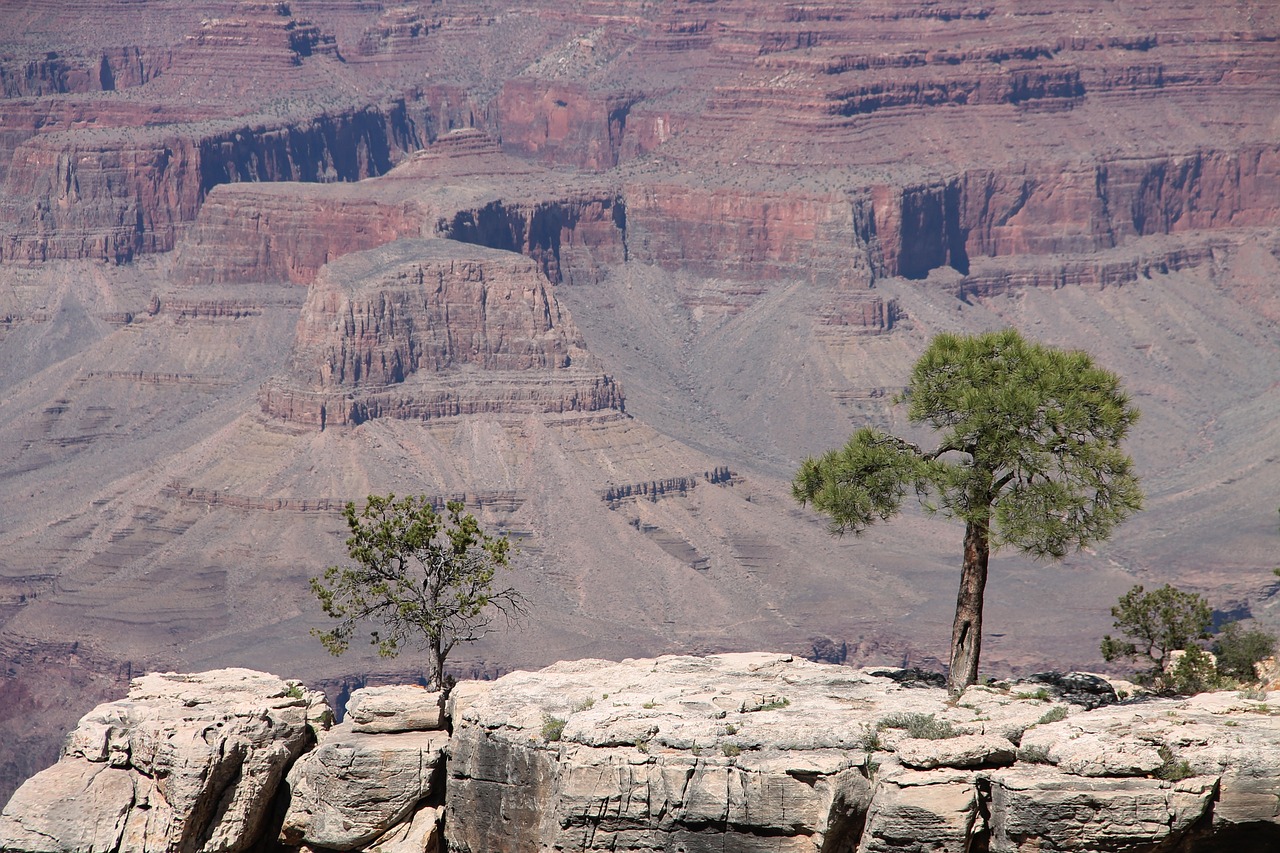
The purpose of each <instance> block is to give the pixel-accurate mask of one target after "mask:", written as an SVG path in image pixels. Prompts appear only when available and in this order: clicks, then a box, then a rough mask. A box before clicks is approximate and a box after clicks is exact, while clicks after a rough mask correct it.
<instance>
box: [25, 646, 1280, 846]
mask: <svg viewBox="0 0 1280 853" xmlns="http://www.w3.org/2000/svg"><path fill="white" fill-rule="evenodd" d="M919 675H920V673H918V672H913V671H905V670H903V671H894V670H873V669H861V670H856V669H851V668H846V667H842V666H833V665H829V664H817V663H811V662H808V661H802V660H794V659H792V657H791V656H789V655H780V654H726V655H715V656H710V657H688V656H667V657H662V658H657V659H650V660H626V661H622V662H621V663H613V662H609V661H601V660H580V661H572V662H562V663H559V664H555V665H554V666H551V667H547V668H546V669H543V670H541V671H538V672H514V673H511V674H509V675H506V676H503V677H502V678H500V679H498V680H497V681H495V682H492V683H482V682H464V683H462V684H460V685H459V686H458V688H457V689H456V690H455V691H454V693H453V694H452V696H451V697H450V701H449V703H448V704H449V708H448V710H449V717H450V718H451V719H452V722H453V725H454V731H453V734H452V735H450V734H449V732H448V731H446V730H444V729H442V728H439V726H440V725H441V724H442V723H443V722H444V720H443V719H442V718H441V716H440V713H439V709H440V704H439V697H438V694H434V693H429V692H427V691H425V690H422V689H421V688H418V687H411V686H403V687H386V688H368V689H364V690H358V691H356V692H355V693H353V694H352V696H351V700H350V702H349V704H348V706H347V720H346V721H345V722H344V723H342V724H340V725H337V726H332V727H330V726H329V725H328V707H327V706H326V705H325V704H324V703H323V700H322V699H321V697H320V695H319V694H316V693H308V692H306V691H304V690H302V689H301V688H300V687H299V686H298V683H297V682H287V681H281V680H280V679H277V678H275V677H274V676H269V675H265V674H262V673H255V672H250V671H247V670H222V671H217V672H211V673H203V674H200V675H188V676H180V675H175V674H173V673H169V674H166V675H151V676H146V677H144V678H141V679H137V680H136V681H135V682H134V685H133V688H132V690H131V692H130V698H129V699H128V700H124V701H121V702H115V703H111V704H108V705H103V706H100V707H99V708H98V709H96V710H95V711H94V712H93V713H91V714H89V715H87V716H86V717H85V718H84V719H83V720H82V721H81V724H80V726H79V727H78V728H77V729H76V730H75V731H74V732H73V733H72V735H71V737H70V738H69V739H68V742H67V745H66V747H65V749H64V751H63V756H62V759H61V760H60V761H59V762H58V763H57V764H56V765H55V766H54V767H52V768H49V769H48V770H46V771H44V772H42V773H40V774H38V775H37V776H36V777H34V778H33V779H32V780H31V781H30V782H28V783H27V784H26V785H25V786H23V788H22V789H20V790H19V792H18V794H17V795H16V796H15V797H14V799H13V800H12V801H11V802H10V804H9V806H8V807H6V809H5V810H4V812H3V815H2V816H0V846H2V847H3V849H5V850H8V851H14V853H54V851H57V853H71V851H75V853H82V852H83V853H117V851H120V853H123V852H124V851H145V852H146V853H149V851H165V853H170V851H173V853H179V851H195V850H201V851H206V850H207V851H228V853H236V851H244V850H249V849H267V848H271V845H272V844H278V845H281V846H283V848H285V849H300V850H318V849H323V850H339V851H356V850H360V851H374V852H375V853H408V851H413V853H423V851H428V853H435V851H437V850H439V849H441V848H442V847H443V848H445V849H448V850H451V851H458V853H478V851H485V853H492V851H497V850H501V851H503V853H524V851H530V853H534V851H536V853H549V851H564V853H575V851H588V850H636V851H641V850H648V851H653V850H681V851H685V853H703V851H706V853H710V851H722V850H735V851H748V852H749V853H752V851H757V852H758V853H765V851H768V853H779V851H782V853H902V851H913V852H914V851H918V853H926V851H929V853H938V852H939V851H943V853H969V851H973V850H989V851H995V852H997V853H1031V851H1043V850H1056V851H1080V853H1093V851H1138V850H1177V851H1185V853H1210V851H1218V850H1225V849H1239V850H1246V849H1247V850H1262V849H1272V848H1273V847H1274V845H1275V844H1276V843H1277V842H1280V810H1278V809H1277V807H1276V802H1277V800H1278V799H1280V726H1277V725H1276V724H1275V718H1276V715H1277V713H1280V712H1278V711H1277V710H1276V709H1275V708H1274V707H1273V705H1272V704H1271V703H1272V702H1273V701H1275V695H1274V694H1271V695H1267V694H1265V693H1264V694H1258V693H1245V692H1242V693H1239V694H1237V693H1235V692H1230V693H1212V694H1203V695H1200V696H1195V697H1191V698H1179V699H1145V700H1140V701H1129V702H1122V703H1118V704H1117V703H1116V701H1115V697H1114V696H1109V695H1107V694H1106V691H1105V690H1102V689H1098V688H1099V686H1100V679H1097V678H1096V677H1093V676H1087V675H1081V674H1068V675H1067V676H1060V675H1055V676H1053V677H1051V678H1047V679H1046V678H1041V679H1040V680H1038V681H1023V682H1016V683H1004V684H990V685H984V686H975V687H972V688H970V689H969V690H967V691H966V692H965V693H964V695H963V696H961V697H960V699H959V700H958V701H952V700H950V699H949V698H948V696H947V694H946V693H945V691H944V690H943V689H941V688H940V687H935V686H931V685H929V683H928V682H927V680H921V679H920V678H919V677H918V676H919ZM1099 696H1102V697H1103V699H1102V701H1103V704H1102V705H1098V701H1097V700H1098V697H1099ZM1063 697H1069V698H1070V699H1072V700H1073V701H1071V702H1065V701H1063ZM1277 704H1280V702H1277ZM308 750H309V751H308ZM295 759H296V760H295ZM286 769H287V778H283V777H284V773H285V771H286ZM267 815H275V816H276V817H275V819H276V820H277V821H280V823H278V824H276V825H275V826H279V827H280V830H279V833H278V835H270V836H268V834H269V833H274V832H275V828H274V826H272V825H270V824H269V823H268V821H267V817H266V816H267ZM271 849H277V848H271Z"/></svg>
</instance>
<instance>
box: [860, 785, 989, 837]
mask: <svg viewBox="0 0 1280 853" xmlns="http://www.w3.org/2000/svg"><path fill="white" fill-rule="evenodd" d="M977 805H978V789H977V787H976V785H975V784H974V777H973V775H972V774H966V773H958V772H955V771H951V772H943V773H920V772H916V771H911V770H907V771H903V772H900V773H897V774H893V775H891V776H888V777H886V778H885V779H883V780H882V781H881V782H880V783H879V784H878V785H877V786H876V792H875V797H874V799H873V800H872V802H871V809H870V812H869V813H868V814H867V825H866V830H865V831H864V833H863V836H862V842H861V843H860V844H859V845H858V853H925V851H929V853H933V851H938V853H965V851H967V850H969V849H971V846H972V840H973V833H974V827H975V821H976V818H977V812H978V808H977Z"/></svg>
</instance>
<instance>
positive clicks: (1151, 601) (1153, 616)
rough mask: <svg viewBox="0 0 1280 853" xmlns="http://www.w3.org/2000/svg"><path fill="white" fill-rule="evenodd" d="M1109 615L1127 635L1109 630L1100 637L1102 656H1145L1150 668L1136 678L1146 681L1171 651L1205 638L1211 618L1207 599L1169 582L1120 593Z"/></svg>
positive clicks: (1159, 672)
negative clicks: (1151, 587)
mask: <svg viewBox="0 0 1280 853" xmlns="http://www.w3.org/2000/svg"><path fill="white" fill-rule="evenodd" d="M1111 615H1112V616H1113V617H1115V627H1116V628H1118V629H1119V630H1120V632H1121V633H1122V634H1124V635H1125V636H1126V637H1128V639H1127V640H1120V639H1116V638H1113V637H1112V636H1111V635H1110V634H1108V635H1107V636H1105V637H1103V638H1102V656H1103V657H1104V658H1106V659H1107V660H1109V661H1112V660H1116V659H1117V658H1146V659H1147V660H1149V661H1150V662H1151V669H1150V670H1149V671H1148V672H1146V673H1140V674H1139V680H1144V681H1147V682H1148V683H1149V682H1151V681H1154V680H1156V679H1159V678H1160V677H1161V676H1162V675H1163V673H1164V670H1165V666H1166V665H1167V664H1168V662H1169V653H1170V652H1173V651H1176V650H1178V649H1185V648H1187V647H1188V646H1191V645H1194V643H1195V641H1196V640H1203V639H1207V638H1208V637H1209V625H1210V624H1211V623H1212V622H1213V608H1211V607H1210V606H1209V602H1207V601H1205V600H1204V598H1203V597H1201V596H1200V595H1197V594H1196V593H1194V592H1183V591H1182V590H1180V589H1177V588H1176V587H1173V586H1170V585H1169V584H1165V585H1164V586H1162V587H1161V588H1160V589H1156V590H1152V591H1151V592H1146V591H1145V590H1144V589H1143V587H1142V584H1138V585H1137V586H1135V587H1133V588H1132V589H1130V590H1129V591H1128V592H1126V593H1125V594H1124V595H1122V596H1121V597H1120V601H1119V602H1118V603H1117V604H1116V606H1115V607H1112V608H1111Z"/></svg>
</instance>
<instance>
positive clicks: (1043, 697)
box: [1013, 687, 1052, 702]
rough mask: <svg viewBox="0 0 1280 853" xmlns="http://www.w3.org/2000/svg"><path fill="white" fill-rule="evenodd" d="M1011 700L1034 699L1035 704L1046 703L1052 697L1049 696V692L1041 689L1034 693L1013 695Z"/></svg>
mask: <svg viewBox="0 0 1280 853" xmlns="http://www.w3.org/2000/svg"><path fill="white" fill-rule="evenodd" d="M1013 698H1014V699H1034V700H1036V701H1037V702H1048V701H1050V700H1051V699H1052V697H1051V696H1050V695H1049V691H1048V690H1046V689H1045V688H1043V687H1041V688H1039V689H1038V690H1036V691H1035V692H1034V693H1026V692H1018V693H1015V694H1013Z"/></svg>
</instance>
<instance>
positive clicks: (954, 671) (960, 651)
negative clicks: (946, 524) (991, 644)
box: [947, 519, 991, 696]
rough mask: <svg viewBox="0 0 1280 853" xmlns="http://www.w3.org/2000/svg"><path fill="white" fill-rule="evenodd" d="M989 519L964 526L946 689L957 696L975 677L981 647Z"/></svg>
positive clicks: (988, 554) (988, 551)
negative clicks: (962, 555)
mask: <svg viewBox="0 0 1280 853" xmlns="http://www.w3.org/2000/svg"><path fill="white" fill-rule="evenodd" d="M989 523H990V522H988V521H987V520H985V519H984V520H982V521H970V522H968V523H967V524H966V525H965V528H964V566H963V568H961V570H960V593H959V594H958V595H957V596H956V621H955V624H954V625H953V626H952V628H951V671H950V673H949V674H948V677H947V689H948V690H950V692H951V695H952V696H959V695H960V694H961V693H962V692H964V689H965V688H966V687H968V686H969V685H970V684H973V683H975V682H976V681H977V680H978V654H979V652H980V651H981V649H982V596H983V592H984V590H985V589H986V586H987V560H988V558H989V557H990V555H991V547H990V530H989V527H988V525H989Z"/></svg>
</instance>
